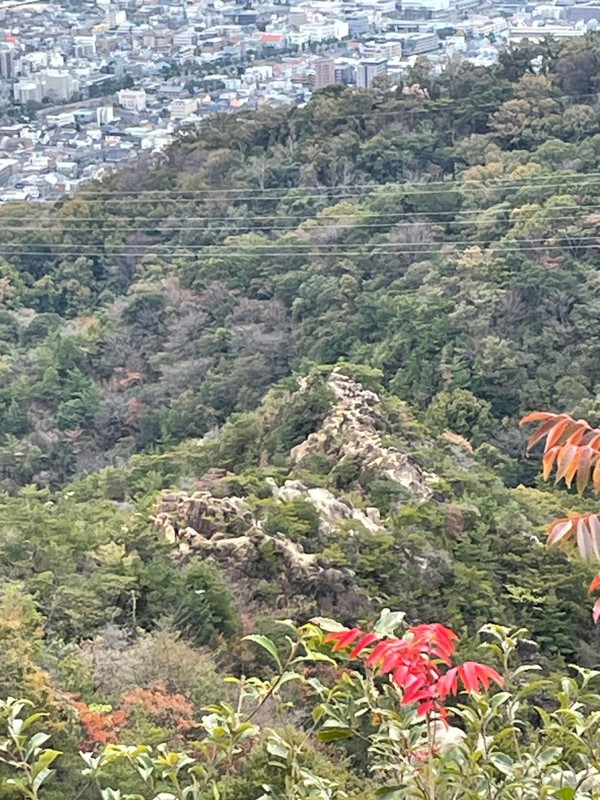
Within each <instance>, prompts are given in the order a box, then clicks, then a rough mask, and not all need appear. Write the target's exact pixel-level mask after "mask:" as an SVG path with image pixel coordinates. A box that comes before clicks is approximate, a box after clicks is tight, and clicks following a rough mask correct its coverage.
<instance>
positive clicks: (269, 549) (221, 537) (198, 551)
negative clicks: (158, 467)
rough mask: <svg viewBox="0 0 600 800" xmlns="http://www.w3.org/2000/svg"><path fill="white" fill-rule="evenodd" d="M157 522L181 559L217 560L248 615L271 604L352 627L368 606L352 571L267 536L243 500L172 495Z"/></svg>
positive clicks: (282, 538)
mask: <svg viewBox="0 0 600 800" xmlns="http://www.w3.org/2000/svg"><path fill="white" fill-rule="evenodd" d="M304 488H305V487H304ZM334 499H335V498H334ZM154 519H155V523H156V525H157V526H158V527H160V528H161V529H162V530H163V531H164V533H165V535H166V536H167V538H168V539H169V540H170V541H172V542H173V543H175V542H177V543H178V547H179V552H180V554H181V557H183V558H186V559H187V558H191V557H194V556H196V557H202V558H213V559H214V560H215V561H216V562H217V563H218V564H219V565H220V567H221V568H222V569H223V571H224V573H225V574H226V575H227V577H228V579H229V581H230V582H231V584H232V585H233V586H235V597H236V599H237V601H238V603H239V605H240V607H243V608H244V609H245V610H251V609H253V608H258V607H259V606H260V605H264V603H265V601H266V600H269V602H270V603H273V604H274V605H275V607H277V608H280V609H286V611H287V612H288V613H290V614H293V615H295V616H298V617H305V618H308V617H309V616H310V615H313V614H315V613H317V612H318V613H325V614H332V615H335V616H336V617H337V618H338V619H340V620H341V621H345V620H348V621H349V620H352V619H355V617H356V615H357V614H358V613H359V611H360V609H361V608H366V607H367V605H368V600H367V598H366V597H365V596H364V595H362V594H361V593H360V591H359V590H358V589H357V588H356V587H355V585H354V575H353V573H352V572H351V571H350V570H347V569H337V568H334V567H331V566H329V565H328V564H327V563H326V562H324V561H323V559H321V558H320V557H319V556H317V555H314V554H310V553H305V552H304V550H303V549H302V547H301V545H299V544H296V543H294V542H291V541H290V540H289V539H287V538H286V537H285V536H283V535H281V534H275V535H270V534H267V533H265V531H264V530H263V528H262V525H261V523H260V520H257V519H256V517H255V516H254V514H253V513H252V510H251V509H250V508H249V506H248V505H247V504H246V503H245V501H244V500H243V499H242V498H239V497H225V498H218V497H213V496H212V495H211V494H210V493H209V492H197V493H195V494H193V495H187V494H185V493H183V492H181V493H168V494H164V495H163V496H162V498H161V501H160V503H159V505H158V508H157V513H156V517H155V518H154Z"/></svg>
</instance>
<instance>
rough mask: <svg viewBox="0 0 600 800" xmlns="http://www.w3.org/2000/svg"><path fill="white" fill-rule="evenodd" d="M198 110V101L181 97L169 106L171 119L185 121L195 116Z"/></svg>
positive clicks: (193, 98)
mask: <svg viewBox="0 0 600 800" xmlns="http://www.w3.org/2000/svg"><path fill="white" fill-rule="evenodd" d="M197 109H198V100H197V99H196V98H195V97H181V98H178V99H176V100H172V101H171V104H170V106H169V111H170V113H171V119H185V118H186V117H189V116H190V115H191V114H195V112H196V111H197Z"/></svg>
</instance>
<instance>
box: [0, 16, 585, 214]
mask: <svg viewBox="0 0 600 800" xmlns="http://www.w3.org/2000/svg"><path fill="white" fill-rule="evenodd" d="M0 19H1V25H2V43H1V44H0V77H1V81H0V110H1V114H0V137H1V138H0V147H1V150H2V153H1V156H2V157H1V159H0V187H1V193H0V201H2V202H6V201H10V200H26V199H29V200H37V199H46V198H56V197H60V196H62V195H64V194H67V193H70V192H71V191H72V190H73V188H74V187H75V186H76V185H77V184H79V183H80V182H81V181H85V180H89V179H97V178H101V177H102V175H103V174H105V172H106V171H107V170H110V169H114V168H115V167H116V166H118V165H120V164H122V163H125V162H127V161H129V160H130V159H132V158H135V156H136V154H138V153H139V152H140V151H150V152H156V151H160V150H162V149H164V148H165V147H166V146H167V145H168V144H169V142H170V141H171V140H172V137H173V134H174V132H175V131H176V130H177V129H178V128H179V127H180V126H182V125H187V124H193V123H195V122H197V121H198V120H201V119H203V118H205V117H207V116H209V115H211V114H215V113H219V112H221V113H223V112H224V113H233V112H236V111H238V110H240V109H253V108H257V107H259V106H261V105H262V104H272V105H274V106H276V105H282V104H296V105H302V104H304V103H305V102H306V101H307V100H308V99H309V97H310V95H311V93H312V92H314V91H315V90H318V89H322V88H323V87H326V86H328V85H330V84H346V85H356V86H357V87H363V88H371V87H372V86H373V85H374V84H375V85H377V82H379V83H380V84H381V82H382V81H383V84H382V85H386V84H387V85H391V86H394V85H397V84H398V83H399V82H401V81H402V78H403V75H405V73H406V72H407V70H408V69H409V68H410V67H411V66H412V65H414V63H415V61H416V60H417V59H418V58H420V57H423V56H426V57H427V58H428V59H429V60H430V62H431V63H432V64H433V65H434V69H436V70H442V69H444V67H445V65H446V64H447V63H448V60H449V59H452V58H465V59H468V60H469V61H471V62H472V63H474V64H479V65H489V64H492V63H494V62H495V61H496V59H497V55H498V51H499V49H500V48H502V47H506V45H507V43H512V42H518V41H520V40H522V39H524V38H530V39H536V38H537V39H539V38H541V37H543V36H546V35H552V36H554V37H556V38H561V37H567V36H579V35H581V34H583V33H585V31H586V30H588V29H590V28H594V27H595V26H597V24H598V19H600V6H599V5H593V4H589V3H588V4H578V5H573V4H568V3H567V2H565V0H556V2H555V4H550V3H547V4H530V5H528V6H525V5H523V4H519V5H517V4H514V5H510V0H502V2H491V3H488V4H486V6H485V7H482V6H481V4H479V3H478V2H477V0H398V2H395V0H351V1H348V0H311V1H310V2H306V3H305V4H301V5H300V4H299V5H284V4H283V3H281V4H278V3H257V4H256V5H255V6H252V5H250V3H247V4H246V5H241V4H236V3H235V2H224V1H223V0H199V1H198V2H194V1H193V0H122V2H119V4H117V5H115V4H113V3H111V2H110V0H106V2H104V0H99V2H98V3H93V2H71V3H70V4H65V5H61V4H59V3H5V4H4V7H3V8H2V9H0Z"/></svg>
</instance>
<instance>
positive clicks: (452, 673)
mask: <svg viewBox="0 0 600 800" xmlns="http://www.w3.org/2000/svg"><path fill="white" fill-rule="evenodd" d="M457 639H458V636H457V634H456V633H454V631H452V630H450V629H449V628H446V627H444V626H443V625H441V624H440V623H437V622H434V623H431V624H429V625H417V626H415V627H412V628H409V629H408V631H407V632H406V634H405V636H403V637H402V638H401V639H399V638H397V637H395V636H383V635H381V634H379V633H376V632H369V633H364V632H363V631H361V630H360V628H352V629H351V630H347V629H345V630H343V631H336V632H335V633H329V634H327V636H326V637H325V641H326V642H333V643H334V645H333V650H334V651H336V650H345V649H347V648H349V647H350V646H351V645H354V647H353V648H352V650H351V652H350V653H349V658H351V659H353V658H358V657H362V658H364V660H365V664H366V665H367V666H368V667H373V668H375V669H376V670H377V671H378V672H379V673H380V674H381V675H390V676H391V680H392V682H393V683H395V684H396V685H397V686H399V687H400V688H401V689H402V700H401V702H402V704H403V705H408V704H410V703H418V704H419V705H418V707H417V713H418V714H420V715H425V714H429V713H431V712H435V713H437V714H439V716H440V717H442V718H443V719H445V718H446V716H447V711H446V709H445V708H444V706H443V702H444V700H446V698H447V697H448V696H449V695H454V694H457V692H458V691H459V688H460V685H461V684H462V686H463V687H464V690H465V691H466V692H478V691H479V689H480V686H481V687H483V688H485V689H489V687H490V682H491V681H493V682H494V683H497V684H498V686H502V684H503V680H502V677H501V676H500V675H499V674H498V673H497V672H496V670H495V669H492V667H489V666H487V665H486V664H480V663H478V662H477V661H466V662H465V663H464V664H460V665H457V666H454V665H453V664H452V657H453V655H454V653H455V650H456V641H457ZM373 645H374V646H373Z"/></svg>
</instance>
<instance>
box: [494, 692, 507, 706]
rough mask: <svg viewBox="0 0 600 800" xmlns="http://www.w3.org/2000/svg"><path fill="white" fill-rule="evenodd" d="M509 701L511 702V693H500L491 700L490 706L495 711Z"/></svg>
mask: <svg viewBox="0 0 600 800" xmlns="http://www.w3.org/2000/svg"><path fill="white" fill-rule="evenodd" d="M507 700H510V693H509V692H498V694H495V695H494V696H493V697H492V699H491V700H490V706H491V707H492V708H494V709H496V708H499V707H500V706H502V705H504V703H506V701H507Z"/></svg>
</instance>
